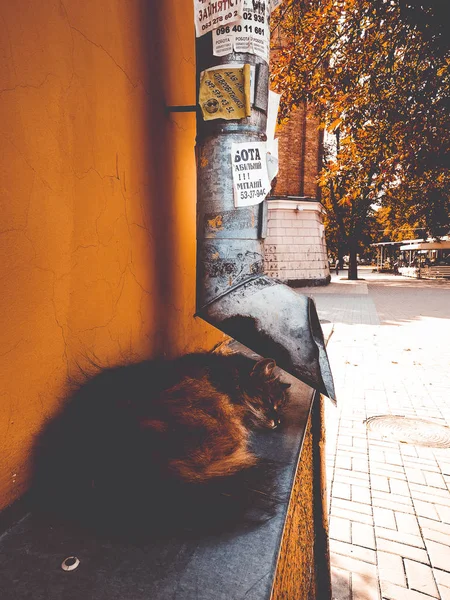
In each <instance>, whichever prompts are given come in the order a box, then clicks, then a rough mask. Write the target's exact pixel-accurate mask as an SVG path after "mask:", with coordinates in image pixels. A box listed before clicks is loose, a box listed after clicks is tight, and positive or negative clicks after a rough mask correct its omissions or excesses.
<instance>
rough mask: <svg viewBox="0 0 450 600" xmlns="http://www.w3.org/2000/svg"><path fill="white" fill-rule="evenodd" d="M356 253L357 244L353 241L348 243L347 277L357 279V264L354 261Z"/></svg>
mask: <svg viewBox="0 0 450 600" xmlns="http://www.w3.org/2000/svg"><path fill="white" fill-rule="evenodd" d="M357 253H358V245H357V244H354V243H350V244H349V245H348V256H349V263H348V278H349V279H358V264H357V262H356V255H357Z"/></svg>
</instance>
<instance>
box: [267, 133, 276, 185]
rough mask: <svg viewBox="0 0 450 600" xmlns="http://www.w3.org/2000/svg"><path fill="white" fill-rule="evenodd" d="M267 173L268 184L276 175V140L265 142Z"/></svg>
mask: <svg viewBox="0 0 450 600" xmlns="http://www.w3.org/2000/svg"><path fill="white" fill-rule="evenodd" d="M267 173H268V175H269V181H270V182H272V179H273V178H274V177H276V176H277V175H278V138H277V139H276V140H271V141H270V142H269V141H267Z"/></svg>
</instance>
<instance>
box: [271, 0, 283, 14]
mask: <svg viewBox="0 0 450 600" xmlns="http://www.w3.org/2000/svg"><path fill="white" fill-rule="evenodd" d="M282 2H283V0H270V12H273V11H274V10H275V9H276V8H278V7H279V6H280V4H281V3H282Z"/></svg>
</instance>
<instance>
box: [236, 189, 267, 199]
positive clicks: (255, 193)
mask: <svg viewBox="0 0 450 600" xmlns="http://www.w3.org/2000/svg"><path fill="white" fill-rule="evenodd" d="M238 193H239V198H240V199H241V200H251V199H252V198H259V197H261V196H265V195H266V194H267V192H266V190H265V188H262V189H259V190H249V191H248V192H247V191H245V190H243V191H240V192H238Z"/></svg>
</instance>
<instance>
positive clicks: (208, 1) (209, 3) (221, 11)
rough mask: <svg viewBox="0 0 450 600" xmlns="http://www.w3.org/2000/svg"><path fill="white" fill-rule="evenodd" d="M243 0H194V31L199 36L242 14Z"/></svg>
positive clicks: (232, 20) (225, 24)
mask: <svg viewBox="0 0 450 600" xmlns="http://www.w3.org/2000/svg"><path fill="white" fill-rule="evenodd" d="M242 11H243V0H215V1H213V0H194V19H195V33H196V36H197V37H201V36H202V35H205V33H208V32H209V31H212V30H213V29H216V28H217V27H223V26H228V24H229V23H233V22H234V21H236V20H238V19H239V18H240V17H241V16H242Z"/></svg>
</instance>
